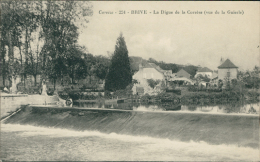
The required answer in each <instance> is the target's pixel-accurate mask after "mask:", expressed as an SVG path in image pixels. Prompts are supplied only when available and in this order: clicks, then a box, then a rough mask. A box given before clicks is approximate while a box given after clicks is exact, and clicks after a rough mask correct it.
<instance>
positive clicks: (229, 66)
mask: <svg viewBox="0 0 260 162" xmlns="http://www.w3.org/2000/svg"><path fill="white" fill-rule="evenodd" d="M218 68H219V69H225V68H238V67H237V66H236V65H234V64H233V63H232V62H231V61H230V60H229V59H227V60H226V61H225V62H224V63H223V64H221V65H220V66H219V67H218Z"/></svg>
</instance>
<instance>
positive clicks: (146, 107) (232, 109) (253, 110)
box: [73, 102, 260, 114]
mask: <svg viewBox="0 0 260 162" xmlns="http://www.w3.org/2000/svg"><path fill="white" fill-rule="evenodd" d="M73 106H74V107H80V108H108V109H121V110H133V111H175V112H176V111H178V112H197V113H198V112H201V113H216V114H217V113H237V114H259V106H260V103H254V104H241V103H239V102H237V103H234V102H231V103H226V104H222V105H181V104H174V103H172V102H165V103H157V104H151V103H147V104H144V103H131V102H126V103H113V104H111V103H110V104H105V103H100V102H91V103H90V102H78V103H77V102H75V103H74V104H73Z"/></svg>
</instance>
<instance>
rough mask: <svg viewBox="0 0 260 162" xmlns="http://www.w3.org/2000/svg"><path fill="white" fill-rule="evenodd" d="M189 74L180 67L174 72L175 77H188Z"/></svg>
mask: <svg viewBox="0 0 260 162" xmlns="http://www.w3.org/2000/svg"><path fill="white" fill-rule="evenodd" d="M190 76H191V75H190V74H189V73H188V72H187V71H185V70H184V69H181V70H179V71H178V72H177V73H176V77H178V78H182V77H184V78H187V79H190Z"/></svg>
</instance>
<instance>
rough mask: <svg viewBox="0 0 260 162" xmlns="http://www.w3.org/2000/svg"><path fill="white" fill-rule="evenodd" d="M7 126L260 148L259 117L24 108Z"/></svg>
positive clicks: (8, 121)
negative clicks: (60, 129)
mask: <svg viewBox="0 0 260 162" xmlns="http://www.w3.org/2000/svg"><path fill="white" fill-rule="evenodd" d="M5 123H8V124H21V125H33V126H40V127H51V128H64V129H70V130H76V131H85V130H90V131H99V132H102V133H108V134H109V133H117V134H124V135H134V136H149V137H155V138H163V139H170V140H177V141H196V142H200V141H204V142H207V143H209V144H212V145H221V144H225V145H235V146H243V147H252V148H258V147H259V116H256V115H255V116H250V115H219V114H216V115H215V114H202V113H201V114H198V113H181V112H179V113H176V112H147V111H131V110H113V109H112V110H111V109H110V110H108V109H76V108H58V107H50V106H41V107H39V106H38V107H36V106H23V107H22V109H21V111H19V112H18V113H16V114H15V115H13V116H11V117H10V118H8V119H7V120H5Z"/></svg>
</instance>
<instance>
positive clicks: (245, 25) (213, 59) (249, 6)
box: [79, 1, 260, 70]
mask: <svg viewBox="0 0 260 162" xmlns="http://www.w3.org/2000/svg"><path fill="white" fill-rule="evenodd" d="M91 3H92V5H93V16H91V17H89V23H88V24H87V27H80V30H79V31H80V35H79V44H80V45H84V46H86V47H87V49H88V52H89V53H92V54H93V55H104V56H108V52H110V53H113V52H114V49H115V44H116V40H117V38H118V36H119V34H120V32H122V33H123V36H124V38H125V41H126V45H127V49H128V52H129V53H128V54H129V56H140V57H142V58H144V59H148V58H154V59H156V60H157V61H164V62H166V63H176V64H182V65H187V64H192V65H200V66H202V67H208V68H211V69H212V70H216V69H217V67H218V66H219V64H220V59H221V57H223V58H224V59H227V58H229V59H230V60H231V61H232V62H233V63H234V64H235V65H237V66H238V67H239V69H240V70H247V69H253V67H254V66H255V65H258V66H259V63H260V47H259V35H260V33H259V29H260V27H259V20H260V17H259V15H260V11H259V8H260V3H259V2H192V1H188V2H177V1H164V2H159V1H155V2H154V1H150V2H147V1H134V2H130V1H127V2H123V1H98V2H91ZM132 10H146V11H147V14H131V12H132ZM162 10H163V11H169V12H173V14H168V15H166V14H165V12H164V13H161V12H162ZM176 10H177V11H179V14H175V12H176ZM120 11H124V12H125V14H119V12H120ZM157 11H158V12H159V14H154V12H157ZM182 11H185V14H181V13H182ZM187 11H189V13H191V12H193V13H194V12H195V13H196V12H197V11H198V12H201V13H202V14H188V13H187ZM205 11H206V15H205V14H204V12H205ZM216 11H218V12H219V14H215V12H216ZM222 11H224V12H225V14H222ZM228 11H232V12H233V11H235V12H240V13H242V14H228V13H227V12H228ZM102 12H109V13H111V12H113V14H101V13H102ZM128 12H129V13H128ZM150 12H151V13H150ZM210 12H213V14H207V13H210Z"/></svg>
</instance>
